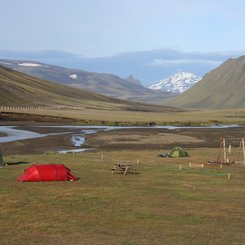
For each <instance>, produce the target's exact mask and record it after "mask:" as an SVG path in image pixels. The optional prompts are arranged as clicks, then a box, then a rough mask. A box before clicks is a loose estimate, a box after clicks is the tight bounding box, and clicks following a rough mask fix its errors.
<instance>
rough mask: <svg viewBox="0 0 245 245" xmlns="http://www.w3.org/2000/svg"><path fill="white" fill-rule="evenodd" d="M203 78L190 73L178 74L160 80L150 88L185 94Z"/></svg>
mask: <svg viewBox="0 0 245 245" xmlns="http://www.w3.org/2000/svg"><path fill="white" fill-rule="evenodd" d="M200 80H201V78H200V77H198V76H196V75H194V74H193V73H190V72H177V73H175V74H174V75H172V76H170V77H167V78H165V79H162V80H160V81H159V82H158V83H155V84H153V85H151V86H149V88H150V89H153V90H163V91H166V92H171V93H183V92H184V91H186V90H187V89H189V88H191V87H192V86H193V85H194V84H195V83H197V82H198V81H200Z"/></svg>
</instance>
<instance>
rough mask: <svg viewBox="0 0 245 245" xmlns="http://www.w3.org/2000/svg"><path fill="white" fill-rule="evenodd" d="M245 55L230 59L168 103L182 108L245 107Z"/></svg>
mask: <svg viewBox="0 0 245 245" xmlns="http://www.w3.org/2000/svg"><path fill="white" fill-rule="evenodd" d="M244 95H245V56H241V57H239V58H236V59H228V60H227V61H226V62H224V63H223V64H222V65H220V66H219V67H218V68H217V69H215V70H213V71H211V72H209V73H208V74H206V75H205V76H204V77H203V79H202V80H201V81H199V82H198V83H197V84H196V85H194V86H193V87H192V88H190V89H189V90H187V91H186V92H184V93H183V94H180V95H179V96H177V97H175V98H172V99H169V100H168V101H167V103H166V104H168V105H172V106H178V107H182V108H198V109H235V108H245V96H244Z"/></svg>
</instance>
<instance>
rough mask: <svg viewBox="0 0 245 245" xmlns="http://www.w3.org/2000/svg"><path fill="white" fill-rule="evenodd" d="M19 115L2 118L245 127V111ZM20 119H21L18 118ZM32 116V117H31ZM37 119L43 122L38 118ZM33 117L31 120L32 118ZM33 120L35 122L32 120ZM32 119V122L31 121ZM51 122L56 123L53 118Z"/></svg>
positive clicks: (93, 111)
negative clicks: (219, 124)
mask: <svg viewBox="0 0 245 245" xmlns="http://www.w3.org/2000/svg"><path fill="white" fill-rule="evenodd" d="M11 112H16V113H18V114H14V115H13V116H11V115H10V114H7V115H4V114H2V115H1V117H2V118H4V117H6V116H7V117H8V118H7V119H8V120H11V119H14V120H15V121H16V120H18V117H20V116H21V115H22V117H21V119H20V120H23V121H26V120H29V121H35V120H37V121H43V120H44V121H45V118H46V117H47V116H48V117H54V119H55V120H56V121H57V120H58V119H57V118H63V119H70V120H74V121H76V122H77V123H78V124H89V125H92V124H99V125H101V124H104V125H152V124H159V125H161V124H169V125H206V124H215V123H224V124H245V109H233V110H200V111H198V110H196V111H182V112H181V111H175V112H174V111H167V110H166V112H150V111H146V112H145V111H125V110H109V109H107V110H104V109H103V110H98V109H88V108H84V109H82V110H77V109H76V110H73V109H69V110H68V109H67V110H47V109H37V110H35V109H34V110H23V111H11ZM18 115H19V116H18ZM28 115H29V116H28ZM35 115H38V116H41V117H42V118H35ZM29 117H30V118H29ZM32 117H33V118H32ZM28 118H29V119H28ZM47 120H48V121H52V120H51V119H50V118H48V119H47Z"/></svg>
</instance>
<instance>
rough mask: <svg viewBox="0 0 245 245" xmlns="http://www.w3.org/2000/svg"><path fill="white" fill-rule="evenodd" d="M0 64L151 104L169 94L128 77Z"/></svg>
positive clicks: (9, 62) (16, 62)
mask: <svg viewBox="0 0 245 245" xmlns="http://www.w3.org/2000/svg"><path fill="white" fill-rule="evenodd" d="M0 65H3V66H6V67H8V68H11V69H13V70H16V71H20V72H23V73H25V74H28V75H32V76H35V77H37V78H41V79H45V80H49V81H54V82H58V83H61V84H64V85H69V86H73V87H76V88H82V89H85V90H88V91H91V92H95V93H98V94H103V95H106V96H110V97H114V98H118V99H124V100H132V101H138V102H147V103H154V102H157V101H159V100H160V99H163V98H168V97H170V96H171V95H170V93H168V92H162V91H161V92H155V91H152V90H151V89H148V88H145V87H144V86H142V85H141V83H140V82H139V81H136V79H135V78H133V77H132V76H130V77H129V78H127V79H122V78H120V77H118V76H115V75H111V74H105V73H95V72H88V71H84V70H78V69H69V68H64V67H60V66H54V65H49V64H44V63H40V62H36V61H26V60H6V59H0Z"/></svg>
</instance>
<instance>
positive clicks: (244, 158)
mask: <svg viewBox="0 0 245 245" xmlns="http://www.w3.org/2000/svg"><path fill="white" fill-rule="evenodd" d="M241 145H242V155H243V165H245V146H244V138H242V139H241Z"/></svg>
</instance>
